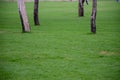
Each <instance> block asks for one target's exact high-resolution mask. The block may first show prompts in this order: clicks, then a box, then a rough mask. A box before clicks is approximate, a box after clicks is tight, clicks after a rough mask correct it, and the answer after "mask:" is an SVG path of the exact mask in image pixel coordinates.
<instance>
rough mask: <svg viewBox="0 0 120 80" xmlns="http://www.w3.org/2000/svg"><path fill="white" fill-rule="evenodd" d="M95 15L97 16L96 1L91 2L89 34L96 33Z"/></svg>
mask: <svg viewBox="0 0 120 80" xmlns="http://www.w3.org/2000/svg"><path fill="white" fill-rule="evenodd" d="M96 14H97V0H93V6H92V14H91V32H92V33H96Z"/></svg>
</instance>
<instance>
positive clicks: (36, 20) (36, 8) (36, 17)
mask: <svg viewBox="0 0 120 80" xmlns="http://www.w3.org/2000/svg"><path fill="white" fill-rule="evenodd" d="M38 5H39V0H34V24H35V25H39V19H38Z"/></svg>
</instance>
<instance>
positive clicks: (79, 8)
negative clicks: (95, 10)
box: [78, 0, 85, 16]
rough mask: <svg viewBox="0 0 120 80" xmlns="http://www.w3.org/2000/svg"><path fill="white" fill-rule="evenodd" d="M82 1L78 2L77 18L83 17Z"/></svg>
mask: <svg viewBox="0 0 120 80" xmlns="http://www.w3.org/2000/svg"><path fill="white" fill-rule="evenodd" d="M84 1H85V0H78V16H84Z"/></svg>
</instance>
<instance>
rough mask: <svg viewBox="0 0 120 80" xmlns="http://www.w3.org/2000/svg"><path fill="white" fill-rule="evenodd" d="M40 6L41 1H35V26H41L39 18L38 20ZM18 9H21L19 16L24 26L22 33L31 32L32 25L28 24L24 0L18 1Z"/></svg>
mask: <svg viewBox="0 0 120 80" xmlns="http://www.w3.org/2000/svg"><path fill="white" fill-rule="evenodd" d="M38 5H39V0H34V24H35V25H40V23H39V18H38ZM18 9H19V15H20V19H21V24H22V31H23V32H30V25H29V23H28V17H27V14H26V8H25V2H24V0H18Z"/></svg>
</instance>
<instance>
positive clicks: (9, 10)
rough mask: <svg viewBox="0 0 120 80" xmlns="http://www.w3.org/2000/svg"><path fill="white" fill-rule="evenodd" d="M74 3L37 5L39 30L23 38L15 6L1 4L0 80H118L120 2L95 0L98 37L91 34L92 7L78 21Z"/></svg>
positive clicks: (30, 9)
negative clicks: (96, 1) (96, 0)
mask: <svg viewBox="0 0 120 80" xmlns="http://www.w3.org/2000/svg"><path fill="white" fill-rule="evenodd" d="M77 5H78V3H77V2H40V6H39V18H40V24H41V25H40V26H34V23H33V3H32V2H30V3H26V9H27V14H28V18H29V23H30V26H31V32H30V33H22V28H21V23H20V18H19V14H18V8H17V3H15V2H0V80H120V3H117V2H115V0H105V1H103V0H98V7H97V21H96V26H97V33H96V34H91V32H90V15H91V9H92V2H91V1H90V3H89V5H86V4H85V5H84V7H85V16H84V17H78V13H77Z"/></svg>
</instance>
